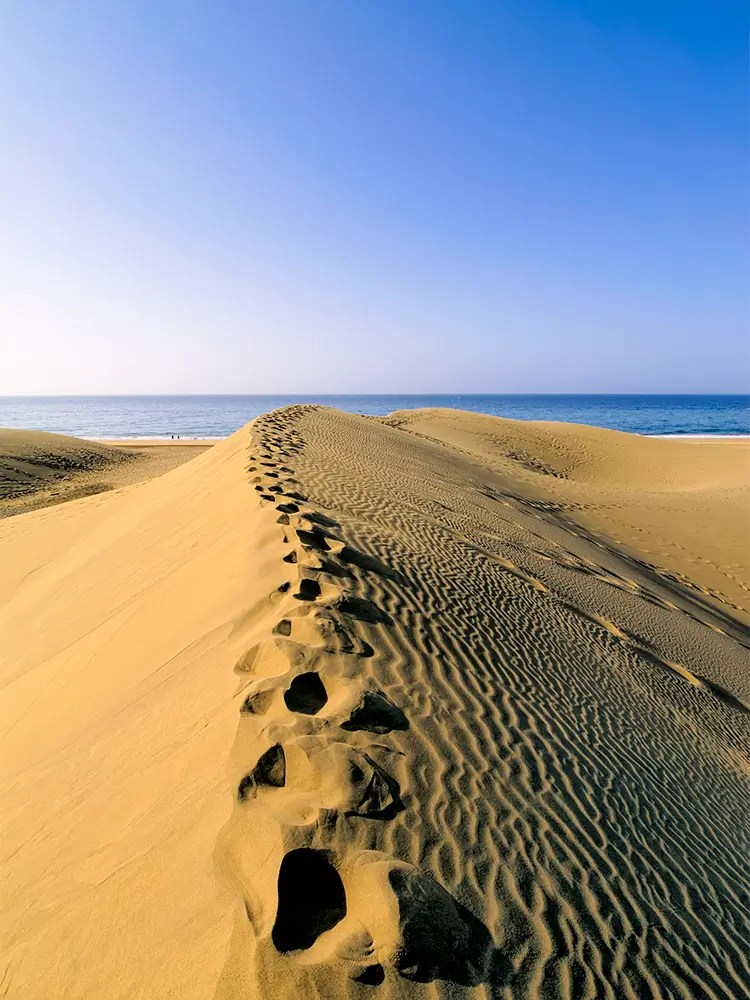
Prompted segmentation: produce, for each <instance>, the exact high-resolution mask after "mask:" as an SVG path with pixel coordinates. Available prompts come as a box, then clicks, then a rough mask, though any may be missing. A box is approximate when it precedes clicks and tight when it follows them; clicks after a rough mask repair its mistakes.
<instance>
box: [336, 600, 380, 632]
mask: <svg viewBox="0 0 750 1000" xmlns="http://www.w3.org/2000/svg"><path fill="white" fill-rule="evenodd" d="M332 607H333V608H335V609H336V611H340V612H341V614H344V615H349V617H350V618H356V619H357V620H358V621H361V622H370V623H371V624H373V625H390V624H391V623H392V621H393V619H392V618H391V616H390V615H389V614H387V613H386V612H385V611H383V610H382V609H381V608H379V607H378V606H377V604H373V603H372V601H366V600H365V599H364V598H363V597H354V596H353V595H351V594H348V595H346V596H345V597H340V598H339V599H338V600H337V601H336V602H335V603H334V604H333V605H332Z"/></svg>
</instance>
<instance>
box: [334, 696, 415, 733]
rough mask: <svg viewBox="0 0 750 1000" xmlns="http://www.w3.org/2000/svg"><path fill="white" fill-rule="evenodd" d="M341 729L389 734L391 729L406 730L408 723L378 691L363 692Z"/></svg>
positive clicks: (399, 710) (402, 714) (397, 709)
mask: <svg viewBox="0 0 750 1000" xmlns="http://www.w3.org/2000/svg"><path fill="white" fill-rule="evenodd" d="M341 728H342V729H346V730H348V731H349V732H355V731H357V730H365V732H368V733H379V734H381V735H382V734H383V733H389V732H391V730H393V729H400V730H403V729H408V728H409V722H408V720H407V718H406V716H405V715H404V713H403V712H402V711H401V709H400V708H397V707H396V706H395V705H394V704H393V703H392V702H390V701H389V700H388V698H386V696H385V695H384V694H383V693H382V692H380V691H364V692H363V693H362V696H361V699H360V701H359V703H358V704H357V705H356V706H355V708H354V709H353V710H352V712H351V715H350V716H349V718H348V719H346V721H345V722H342V723H341Z"/></svg>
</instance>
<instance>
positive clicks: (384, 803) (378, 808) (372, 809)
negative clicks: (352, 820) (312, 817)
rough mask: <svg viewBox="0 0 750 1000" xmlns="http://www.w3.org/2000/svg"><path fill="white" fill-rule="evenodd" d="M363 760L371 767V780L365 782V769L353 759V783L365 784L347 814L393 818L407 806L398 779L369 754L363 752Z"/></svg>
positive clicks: (369, 817)
mask: <svg viewBox="0 0 750 1000" xmlns="http://www.w3.org/2000/svg"><path fill="white" fill-rule="evenodd" d="M362 760H364V762H365V764H366V765H367V766H368V768H369V780H367V781H366V783H365V779H366V777H367V775H366V772H365V770H363V768H362V767H360V765H359V764H358V763H357V762H356V761H352V769H351V777H352V784H353V785H360V787H362V786H363V787H362V796H361V798H360V801H359V803H358V804H357V805H356V806H355V807H354V808H353V809H347V811H346V813H345V815H346V816H362V817H364V818H365V819H381V820H389V819H393V818H394V816H398V814H399V813H400V812H403V810H404V808H405V807H404V803H403V802H402V801H401V787H400V785H399V783H398V781H396V779H395V778H394V777H393V775H391V774H389V773H388V772H387V771H386V770H385V768H382V767H381V766H380V765H379V764H378V763H377V762H376V761H374V760H373V759H372V757H370V756H369V755H368V754H366V753H363V754H362Z"/></svg>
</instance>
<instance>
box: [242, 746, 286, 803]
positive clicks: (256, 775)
mask: <svg viewBox="0 0 750 1000" xmlns="http://www.w3.org/2000/svg"><path fill="white" fill-rule="evenodd" d="M285 784H286V756H285V754H284V748H283V747H282V746H281V744H280V743H276V744H275V745H274V746H272V747H270V748H269V749H268V750H266V752H265V753H264V754H262V755H261V756H260V757H259V758H258V763H257V764H256V765H255V767H254V768H253V770H252V771H251V772H250V774H246V775H245V777H244V778H243V779H242V781H241V782H240V783H239V786H238V788H237V798H238V799H239V801H240V802H244V801H245V799H247V798H249V797H250V795H251V794H252V793H253V791H255V790H256V789H257V788H258V786H259V785H266V786H268V787H270V788H283V787H284V785H285Z"/></svg>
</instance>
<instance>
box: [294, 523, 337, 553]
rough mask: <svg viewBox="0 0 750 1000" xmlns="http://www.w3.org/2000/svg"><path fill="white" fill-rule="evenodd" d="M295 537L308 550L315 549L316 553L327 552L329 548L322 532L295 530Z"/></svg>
mask: <svg viewBox="0 0 750 1000" xmlns="http://www.w3.org/2000/svg"><path fill="white" fill-rule="evenodd" d="M296 530H297V537H298V538H299V540H300V541H301V542H302V544H303V545H304V546H306V547H307V548H308V549H316V550H317V551H318V552H329V551H330V549H331V546H330V545H329V544H328V542H327V541H326V537H325V535H324V534H323V533H322V531H305V529H304V528H297V529H296Z"/></svg>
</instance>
